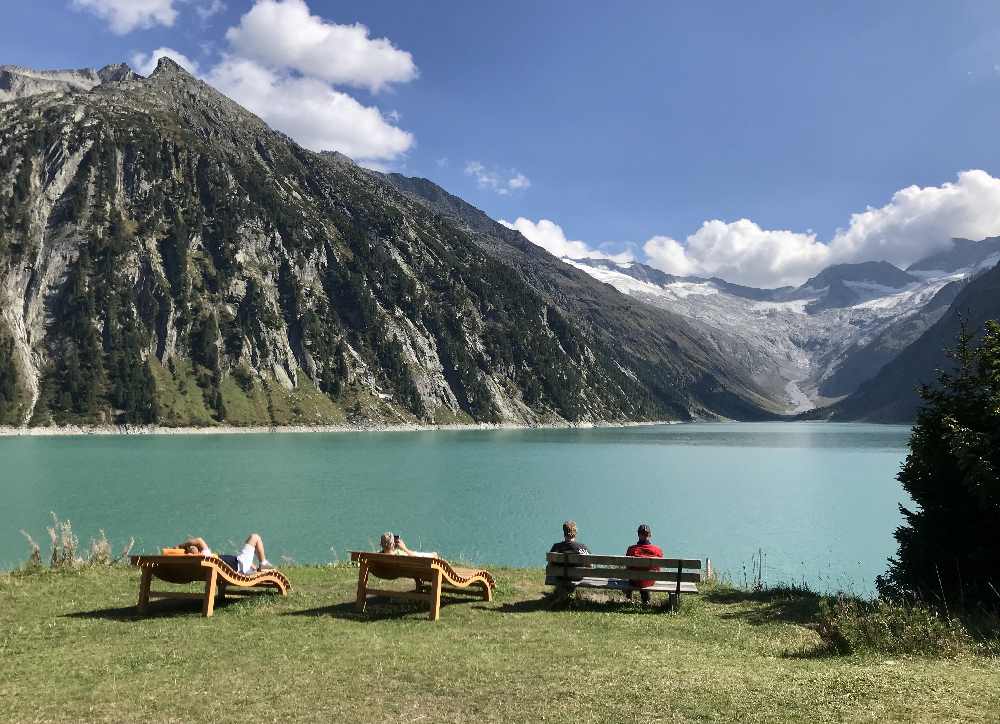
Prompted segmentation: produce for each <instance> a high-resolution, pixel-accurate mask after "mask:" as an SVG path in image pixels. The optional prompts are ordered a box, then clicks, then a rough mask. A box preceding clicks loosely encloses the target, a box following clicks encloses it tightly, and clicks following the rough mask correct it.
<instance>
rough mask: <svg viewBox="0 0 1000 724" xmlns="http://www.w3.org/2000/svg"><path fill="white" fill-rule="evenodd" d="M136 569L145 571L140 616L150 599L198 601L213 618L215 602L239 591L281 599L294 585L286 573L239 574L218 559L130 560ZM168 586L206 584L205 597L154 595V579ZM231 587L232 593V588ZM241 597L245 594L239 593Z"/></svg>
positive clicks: (197, 594) (200, 595)
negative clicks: (266, 592)
mask: <svg viewBox="0 0 1000 724" xmlns="http://www.w3.org/2000/svg"><path fill="white" fill-rule="evenodd" d="M129 560H130V561H131V562H132V565H133V566H136V567H137V568H139V569H141V570H142V577H141V579H140V583H139V603H138V608H139V612H140V613H143V612H145V610H146V605H147V604H148V603H149V601H150V599H154V598H199V599H201V600H202V609H201V612H202V615H203V616H206V617H208V616H211V615H212V614H213V613H214V611H215V600H216V598H225V596H226V595H227V594H232V593H235V592H236V591H237V590H240V589H254V590H262V589H263V590H276V591H278V592H279V593H280V594H281V595H282V596H285V595H287V594H288V591H289V590H290V589H291V587H292V586H291V584H290V583H289V582H288V579H287V578H286V577H285V575H284V574H283V573H281V572H280V571H278V570H275V569H270V570H266V571H256V572H254V573H250V574H244V573H240V572H239V571H236V570H234V569H233V568H231V567H230V566H229V565H228V564H227V563H226V562H225V561H223V560H222V559H221V558H219V557H218V556H201V555H183V556H177V555H171V556H163V555H159V556H156V555H154V556H142V555H139V556H130V557H129ZM154 577H155V578H158V579H160V580H161V581H166V582H167V583H178V584H184V583H199V582H200V583H203V585H204V591H203V592H202V593H188V592H184V593H182V592H179V591H153V590H151V583H152V579H153V578H154ZM230 586H232V587H233V590H230V589H229V587H230ZM240 592H241V593H242V592H243V590H240Z"/></svg>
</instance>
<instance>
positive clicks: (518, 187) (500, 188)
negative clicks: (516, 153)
mask: <svg viewBox="0 0 1000 724" xmlns="http://www.w3.org/2000/svg"><path fill="white" fill-rule="evenodd" d="M465 175H466V176H472V177H473V178H474V179H476V185H477V186H479V188H481V189H489V190H490V191H495V192H496V193H498V194H500V195H501V196H507V195H508V194H510V192H511V191H523V190H524V189H526V188H529V187H530V186H531V179H529V178H528V177H527V176H525V175H524V174H523V173H520V172H519V171H517V169H511V171H510V173H501V172H500V171H498V170H496V169H488V168H486V166H484V165H483V164H482V163H480V162H479V161H467V162H466V164H465Z"/></svg>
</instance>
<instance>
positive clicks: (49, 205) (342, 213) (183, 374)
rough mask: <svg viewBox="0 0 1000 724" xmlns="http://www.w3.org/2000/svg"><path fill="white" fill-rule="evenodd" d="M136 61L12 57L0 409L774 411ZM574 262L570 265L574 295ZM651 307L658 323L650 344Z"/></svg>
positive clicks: (217, 418) (673, 342)
mask: <svg viewBox="0 0 1000 724" xmlns="http://www.w3.org/2000/svg"><path fill="white" fill-rule="evenodd" d="M116 69H117V70H116ZM126 71H127V68H125V69H123V68H121V67H118V66H115V67H112V68H111V69H102V71H99V72H90V73H88V72H76V74H74V75H72V77H69V78H68V79H67V78H64V77H62V76H61V75H58V74H56V75H58V77H53V74H48V75H45V74H40V73H38V72H34V71H30V72H29V71H23V70H19V69H10V68H7V69H5V70H4V72H5V73H7V75H8V76H9V77H8V81H7V83H6V86H5V87H6V89H7V92H8V94H9V96H8V98H7V102H0V423H8V424H11V423H15V424H29V423H30V424H47V423H51V422H56V423H66V422H80V423H101V422H104V423H111V422H118V423H123V422H127V423H160V424H168V425H212V424H218V423H221V422H226V423H230V424H290V423H298V424H308V423H314V424H319V423H338V422H343V421H345V420H357V421H377V422H390V423H391V422H402V421H426V422H454V421H490V422H524V423H530V422H538V421H558V420H570V421H594V420H641V419H653V418H663V417H679V418H686V417H689V416H692V415H713V414H722V415H729V416H755V415H759V414H761V413H760V407H761V406H766V405H767V400H766V398H763V397H761V396H760V395H759V394H758V393H757V391H756V390H755V389H754V388H753V386H752V384H750V383H748V382H746V381H744V380H741V379H736V378H733V379H728V378H727V377H726V374H725V373H724V372H723V373H722V374H721V375H720V374H717V373H716V371H714V370H713V365H714V364H715V360H714V359H713V358H712V357H711V354H710V353H709V352H706V351H704V350H701V349H699V347H698V344H697V342H696V341H692V340H687V341H683V343H679V342H678V340H683V338H684V337H685V335H686V334H687V332H686V331H684V330H685V329H686V328H683V327H681V328H680V329H681V331H680V332H676V330H673V329H671V328H670V327H669V320H664V319H663V318H662V317H657V316H656V315H655V314H654V312H655V310H641V312H640V314H639V315H638V316H639V319H640V322H641V324H640V326H639V328H638V329H639V330H640V331H639V332H634V333H629V334H630V339H632V340H633V341H634V343H632V342H630V341H629V340H628V339H626V341H625V343H624V344H618V343H616V338H615V335H614V333H613V330H612V333H610V334H609V332H608V330H606V329H605V330H601V329H600V321H601V318H602V315H606V314H608V312H606V311H604V312H602V311H601V310H592V311H593V315H592V316H590V317H589V318H588V315H582V314H581V311H580V310H581V306H588V305H589V304H591V303H593V302H599V303H601V304H605V303H611V304H614V305H617V306H618V307H622V306H627V305H630V304H633V303H632V302H631V301H630V300H626V299H625V298H623V297H622V296H621V295H619V294H618V293H617V292H613V290H608V289H607V288H604V287H603V285H600V284H599V283H597V282H594V281H593V280H590V279H589V278H586V277H585V275H583V274H580V273H579V272H576V271H575V270H571V269H569V267H566V268H565V270H563V269H558V268H556V267H554V266H551V265H553V264H554V265H558V266H563V267H565V265H562V264H561V262H558V261H557V260H555V259H551V258H550V259H551V262H550V261H549V260H543V261H542V262H538V261H535V262H533V263H532V264H529V265H525V264H519V262H518V260H517V259H514V258H512V255H511V254H510V253H508V254H503V253H498V252H497V250H496V249H493V250H491V249H490V248H488V247H489V245H484V244H483V243H481V241H482V240H481V239H477V238H476V233H475V232H474V231H473V230H471V229H469V228H468V227H467V226H466V225H463V224H460V223H457V222H456V221H455V220H454V219H451V218H449V217H447V216H444V215H442V214H439V213H436V212H435V211H434V210H433V209H431V208H428V207H427V205H426V204H423V203H421V202H420V201H418V200H416V199H414V198H413V197H411V196H408V195H406V194H404V193H401V192H400V191H398V190H397V189H396V188H394V187H393V186H392V185H390V184H389V183H387V182H386V181H385V180H384V179H383V178H382V177H380V176H379V175H378V174H374V173H372V172H369V171H366V170H364V169H360V168H358V167H356V166H354V165H353V164H352V163H350V162H349V161H348V160H346V159H344V158H343V157H340V156H339V155H325V154H324V155H320V154H314V153H312V152H309V151H306V150H304V149H302V148H300V147H299V146H298V145H296V144H295V143H293V142H292V141H290V140H289V139H288V138H286V137H284V136H283V135H281V134H278V133H276V132H274V131H272V130H270V129H269V128H267V126H266V125H264V124H263V122H261V121H260V120H259V119H258V118H256V117H255V116H253V115H252V114H250V113H248V112H247V111H246V110H244V109H242V108H240V107H239V106H238V105H236V104H235V103H233V102H232V101H230V100H229V99H227V98H225V97H224V96H222V95H220V94H219V93H217V92H216V91H214V90H213V89H212V88H210V87H209V86H207V85H205V84H203V83H201V82H199V81H197V80H195V79H194V78H192V77H191V76H190V75H188V74H187V73H186V72H185V71H183V70H182V69H181V68H179V67H178V66H176V65H175V64H174V63H173V62H171V61H170V60H167V59H165V60H163V61H161V62H160V65H159V67H158V68H157V70H156V72H155V73H154V74H153V75H152V76H151V77H150V78H148V79H146V78H141V77H138V76H135V75H134V74H132V73H131V72H126ZM18 73H20V75H18ZM12 75H13V76H16V77H13V79H11V77H10V76H12ZM39 79H41V80H39ZM81 79H82V80H81ZM18 89H20V90H18ZM522 241H523V239H522ZM524 243H525V244H527V242H524ZM519 253H522V254H523V252H519ZM529 267H531V268H529ZM542 267H544V268H545V269H546V271H545V272H544V274H541V275H540V272H538V269H539V268H542ZM532 269H534V271H532ZM566 270H568V271H566ZM532 274H535V278H534V281H533V280H532V278H530V277H531V275H532ZM560 274H568V275H569V276H570V277H571V278H572V277H573V275H579V277H580V278H579V279H575V280H574V281H573V282H572V285H571V286H573V288H572V289H570V288H568V287H567V286H566V284H564V283H562V282H560V283H558V284H556V283H555V282H553V281H552V278H553V277H558V276H559V275H560ZM588 285H589V286H588ZM576 287H579V288H576ZM546 288H548V289H549V291H548V292H546ZM609 293H612V294H613V295H614V299H611V298H609V297H608V294H609ZM567 295H570V296H572V297H573V298H572V299H570V298H568V297H567ZM573 295H575V296H573ZM588 295H590V296H588ZM591 296H592V297H593V298H591ZM581 300H583V301H581ZM619 322H620V320H618V321H616V322H615V323H616V324H618V323H619ZM643 326H645V327H652V328H653V332H654V335H653V339H652V341H650V340H649V339H643V340H642V341H641V344H640V342H639V341H638V340H639V336H640V333H641V331H642V328H643ZM647 331H648V330H647ZM5 380H8V382H5Z"/></svg>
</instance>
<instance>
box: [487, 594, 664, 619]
mask: <svg viewBox="0 0 1000 724" xmlns="http://www.w3.org/2000/svg"><path fill="white" fill-rule="evenodd" d="M475 608H476V609H477V610H480V611H490V612H491V613H537V612H540V611H552V612H560V611H571V612H581V613H582V612H590V613H627V614H633V615H634V614H648V613H669V612H670V609H669V607H668V606H667V605H666V603H662V604H661V603H660V602H655V603H653V604H651V605H646V604H641V603H638V602H634V603H630V602H629V601H624V600H620V599H593V598H574V599H570V600H568V601H560V600H556V599H553V598H551V597H548V596H543V597H541V598H533V599H529V600H523V601H514V602H511V603H505V604H502V605H500V606H476V607H475Z"/></svg>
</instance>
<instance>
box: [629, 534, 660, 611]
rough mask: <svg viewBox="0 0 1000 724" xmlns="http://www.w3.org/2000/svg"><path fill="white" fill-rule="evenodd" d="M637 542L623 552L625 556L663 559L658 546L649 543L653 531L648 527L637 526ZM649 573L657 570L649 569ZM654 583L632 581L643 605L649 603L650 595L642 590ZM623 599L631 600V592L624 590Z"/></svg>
mask: <svg viewBox="0 0 1000 724" xmlns="http://www.w3.org/2000/svg"><path fill="white" fill-rule="evenodd" d="M638 534H639V541H638V542H637V543H633V544H632V545H630V546H629V547H628V549H627V550H626V551H625V555H627V556H637V557H639V558H663V550H662V549H661V548H660V546H658V545H653V543H652V542H651V540H652V538H653V531H652V530H650V527H649V526H648V525H646V524H645V523H643V524H642V525H640V526H639V530H638ZM649 570H651V571H658V570H660V569H659V568H650V569H649ZM654 583H656V581H650V580H641V581H633V583H632V586H633V587H634V588H638V589H639V597H640V598H641V599H642V602H643V603H649V601H650V598H651V597H652V594H651V593H650V592H649V591H645V590H642V589H644V588H646V587H647V586H652V585H653V584H654ZM625 597H626V598H627V599H628V600H630V601H631V600H632V591H630V590H626V591H625Z"/></svg>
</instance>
